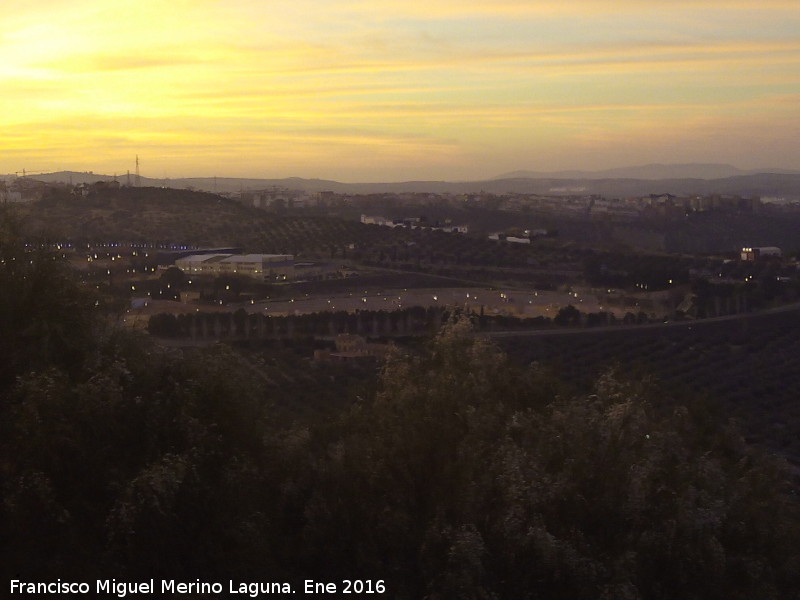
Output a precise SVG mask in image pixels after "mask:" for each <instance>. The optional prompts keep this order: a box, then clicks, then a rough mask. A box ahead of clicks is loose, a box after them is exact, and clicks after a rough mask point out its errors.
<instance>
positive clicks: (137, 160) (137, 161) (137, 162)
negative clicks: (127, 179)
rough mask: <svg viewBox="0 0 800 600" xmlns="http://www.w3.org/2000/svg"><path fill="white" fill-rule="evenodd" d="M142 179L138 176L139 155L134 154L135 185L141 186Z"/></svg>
mask: <svg viewBox="0 0 800 600" xmlns="http://www.w3.org/2000/svg"><path fill="white" fill-rule="evenodd" d="M141 185H142V180H141V177H140V176H139V155H138V154H137V155H136V187H141Z"/></svg>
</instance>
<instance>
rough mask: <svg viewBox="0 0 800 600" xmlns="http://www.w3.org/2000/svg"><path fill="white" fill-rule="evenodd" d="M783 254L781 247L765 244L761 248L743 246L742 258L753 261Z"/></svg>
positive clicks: (778, 256)
mask: <svg viewBox="0 0 800 600" xmlns="http://www.w3.org/2000/svg"><path fill="white" fill-rule="evenodd" d="M782 255H783V253H782V252H781V249H780V248H776V247H775V246H763V247H761V248H750V247H747V248H742V260H745V261H749V262H753V261H756V260H759V259H762V258H780V257H781V256H782Z"/></svg>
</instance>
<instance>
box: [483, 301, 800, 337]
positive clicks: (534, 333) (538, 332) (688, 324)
mask: <svg viewBox="0 0 800 600" xmlns="http://www.w3.org/2000/svg"><path fill="white" fill-rule="evenodd" d="M796 311H800V302H795V303H793V304H786V305H784V306H778V307H775V308H768V309H766V310H762V311H758V312H751V313H741V314H738V315H725V316H722V317H709V318H707V319H696V320H691V321H668V322H663V323H645V324H643V325H608V326H604V327H576V328H571V329H530V330H526V331H490V332H485V333H483V334H482V335H486V336H488V337H494V338H505V337H544V336H554V335H587V334H601V333H610V332H619V331H628V332H635V331H642V330H643V329H668V328H675V327H683V328H685V329H692V328H699V327H704V326H706V325H711V324H714V323H724V322H726V321H745V320H748V319H758V318H760V317H766V316H769V315H775V314H780V313H787V312H796Z"/></svg>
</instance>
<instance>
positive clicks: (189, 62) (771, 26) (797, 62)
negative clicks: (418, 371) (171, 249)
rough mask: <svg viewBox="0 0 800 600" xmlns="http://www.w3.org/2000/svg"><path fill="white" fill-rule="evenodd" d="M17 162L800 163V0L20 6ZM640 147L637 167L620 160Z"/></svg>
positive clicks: (8, 88)
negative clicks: (799, 5) (756, 0)
mask: <svg viewBox="0 0 800 600" xmlns="http://www.w3.org/2000/svg"><path fill="white" fill-rule="evenodd" d="M0 15H2V16H3V19H4V31H5V33H4V36H3V38H2V39H0V57H2V58H3V61H2V63H0V64H2V65H3V66H2V67H0V82H2V83H3V87H4V95H3V100H2V101H0V106H2V107H3V109H4V110H3V111H2V115H3V116H2V117H0V124H2V127H3V131H4V140H3V144H2V153H0V172H6V173H8V174H13V173H15V172H21V171H22V170H23V169H25V170H26V171H27V172H28V173H30V174H32V175H33V174H34V173H37V172H48V173H52V172H58V171H62V170H74V171H75V172H87V171H95V172H107V173H109V174H111V173H117V175H118V176H120V177H124V176H125V173H126V172H127V171H130V172H131V173H133V172H135V168H136V165H135V157H136V156H137V155H138V156H140V157H141V158H142V163H141V171H142V172H147V173H152V175H148V177H149V178H152V179H167V178H169V179H184V178H197V177H201V176H200V175H197V173H211V175H207V177H214V176H217V177H225V178H248V179H285V178H290V177H297V178H304V179H323V180H333V181H338V182H364V183H379V182H401V181H480V180H485V179H492V178H495V177H497V176H499V175H502V174H504V173H510V172H514V171H536V172H554V171H567V170H582V171H601V170H608V169H618V168H625V167H624V165H644V164H665V165H669V164H690V163H712V164H730V165H735V166H736V167H737V168H739V169H741V170H747V171H750V170H758V169H761V168H764V167H763V165H764V164H769V165H771V166H770V168H771V169H775V170H796V169H797V167H798V164H800V135H798V134H800V126H798V123H800V110H798V108H799V107H800V88H799V87H798V83H800V78H798V75H797V74H798V72H800V69H799V68H798V67H800V37H799V36H798V33H797V32H798V31H800V12H798V11H797V9H796V3H795V2H793V1H788V0H765V1H764V2H761V3H759V4H758V5H757V6H752V5H751V3H747V2H743V1H737V2H721V1H720V0H694V1H692V2H688V1H678V2H675V1H671V2H666V1H665V0H656V1H654V2H648V3H642V2H634V1H633V0H612V1H610V2H603V3H599V2H595V1H594V0H569V1H567V2H562V3H558V4H557V5H532V4H531V3H529V2H523V1H520V0H499V1H498V2H496V3H492V4H490V5H487V4H485V3H480V2H477V0H462V1H461V2H455V1H453V0H437V1H434V2H431V3H428V4H427V5H413V4H412V5H409V4H407V3H402V2H399V1H397V0H379V2H377V3H370V4H367V3H363V2H360V1H356V0H337V1H334V2H329V3H324V4H321V3H313V4H312V3H311V2H309V1H308V0H297V1H295V2H292V3H288V2H276V3H269V4H268V5H267V4H265V3H260V2H256V1H254V0H233V1H231V2H228V3H224V4H222V3H217V2H212V1H211V0H202V1H200V2H191V3H189V2H178V3H174V4H172V5H170V6H169V8H168V9H167V8H165V7H164V5H163V3H156V2H154V1H153V0H141V1H140V2H137V3H135V4H134V3H118V2H110V1H109V0H81V1H78V2H75V1H69V2H68V1H67V0H45V1H44V2H39V3H36V4H35V5H19V6H13V7H12V6H8V7H5V9H0ZM620 165H622V166H620Z"/></svg>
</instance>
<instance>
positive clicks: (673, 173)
mask: <svg viewBox="0 0 800 600" xmlns="http://www.w3.org/2000/svg"><path fill="white" fill-rule="evenodd" d="M6 179H13V176H11V175H9V176H6ZM30 179H37V180H40V181H45V182H64V183H73V184H79V183H93V182H96V181H111V180H113V179H115V177H112V176H110V175H100V174H96V173H87V172H83V173H79V172H74V171H61V172H58V173H47V174H37V175H34V176H30ZM116 179H117V180H118V181H119V182H120V183H122V184H126V183H128V176H122V177H116ZM130 181H131V183H135V178H134V177H133V176H131V177H130ZM140 185H142V186H152V187H172V188H179V189H186V188H189V189H196V190H203V191H208V192H217V193H231V192H239V191H244V190H263V189H267V188H271V187H279V188H288V189H293V190H304V191H308V192H322V191H331V192H335V193H340V194H380V193H426V192H427V193H435V194H444V193H450V194H467V193H478V192H489V193H496V194H501V193H519V194H541V195H565V196H566V195H583V194H598V195H601V196H605V197H628V196H643V195H647V194H666V193H670V194H674V195H679V196H680V195H704V194H715V193H716V194H737V195H740V196H746V197H748V196H776V197H782V198H786V199H800V171H790V170H786V169H783V170H781V169H763V170H755V171H744V170H741V169H737V168H736V167H733V166H731V165H720V164H686V165H658V164H653V165H643V166H638V167H628V168H624V169H609V170H606V171H592V172H588V171H559V172H551V173H540V172H533V171H515V172H512V173H506V174H505V175H501V176H498V177H495V178H493V179H488V180H484V181H404V182H395V183H341V182H338V181H330V180H324V179H302V178H299V177H289V178H283V179H256V178H252V179H250V178H231V177H193V178H180V179H152V178H149V177H141V178H140Z"/></svg>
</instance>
